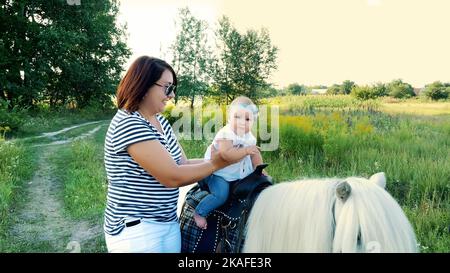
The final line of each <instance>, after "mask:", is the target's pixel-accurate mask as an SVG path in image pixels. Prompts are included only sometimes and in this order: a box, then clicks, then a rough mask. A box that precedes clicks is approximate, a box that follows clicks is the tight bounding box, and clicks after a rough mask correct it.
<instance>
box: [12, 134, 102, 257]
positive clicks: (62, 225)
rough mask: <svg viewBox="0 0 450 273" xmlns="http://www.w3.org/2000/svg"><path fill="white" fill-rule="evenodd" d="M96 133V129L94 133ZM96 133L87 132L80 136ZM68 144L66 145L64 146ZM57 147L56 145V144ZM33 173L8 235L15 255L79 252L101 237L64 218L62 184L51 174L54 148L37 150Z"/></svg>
mask: <svg viewBox="0 0 450 273" xmlns="http://www.w3.org/2000/svg"><path fill="white" fill-rule="evenodd" d="M97 130H98V129H97ZM97 130H91V131H89V132H88V133H87V134H84V136H88V135H91V134H93V133H95V132H96V131H97ZM67 143H68V142H67ZM58 144H59V143H58ZM38 149H39V154H40V157H39V159H38V162H37V164H38V166H37V171H36V173H35V174H34V176H33V178H32V180H31V181H30V182H28V185H27V189H26V190H25V196H26V197H25V200H24V202H23V205H22V207H21V208H20V209H19V211H17V212H15V214H16V217H15V221H14V224H13V226H12V227H11V230H10V234H11V238H12V239H13V241H14V242H13V244H15V248H18V249H17V251H19V252H80V251H83V249H80V246H82V245H83V243H84V242H87V241H89V240H91V239H93V238H96V237H98V236H99V235H101V234H102V227H101V226H98V225H93V224H90V223H88V222H86V221H74V220H71V219H70V218H69V217H67V216H65V215H64V210H63V196H62V190H63V189H62V185H63V183H62V181H59V180H58V178H57V177H56V175H55V174H54V173H55V172H54V171H55V170H54V168H55V166H53V165H52V164H51V162H50V160H49V159H50V157H51V156H52V154H53V153H55V152H56V151H57V149H58V148H57V146H56V145H45V146H43V147H40V148H38Z"/></svg>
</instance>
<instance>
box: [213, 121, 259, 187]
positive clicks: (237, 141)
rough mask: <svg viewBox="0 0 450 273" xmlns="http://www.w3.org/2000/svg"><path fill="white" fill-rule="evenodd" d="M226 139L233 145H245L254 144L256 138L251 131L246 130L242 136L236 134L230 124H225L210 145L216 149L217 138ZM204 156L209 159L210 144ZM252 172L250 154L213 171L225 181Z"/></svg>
mask: <svg viewBox="0 0 450 273" xmlns="http://www.w3.org/2000/svg"><path fill="white" fill-rule="evenodd" d="M219 139H227V140H232V141H233V146H234V147H247V146H251V145H256V138H255V137H254V136H253V134H252V132H248V133H246V134H245V135H243V136H238V135H237V134H235V133H234V131H233V130H232V129H231V127H230V125H228V124H227V125H225V126H224V127H223V128H222V129H220V130H219V132H217V134H216V136H215V137H214V140H213V141H212V145H214V147H215V148H216V149H218V144H217V140H219ZM204 158H205V159H206V160H209V159H211V145H209V146H208V149H206V152H205V156H204ZM252 172H253V165H252V159H251V157H250V155H247V156H245V157H244V158H243V159H241V161H239V162H236V163H234V164H231V165H229V166H227V167H225V168H223V169H220V170H218V171H216V172H214V174H215V175H217V176H220V177H222V178H223V179H225V180H227V181H234V180H237V179H242V178H244V177H246V176H247V175H249V174H251V173H252Z"/></svg>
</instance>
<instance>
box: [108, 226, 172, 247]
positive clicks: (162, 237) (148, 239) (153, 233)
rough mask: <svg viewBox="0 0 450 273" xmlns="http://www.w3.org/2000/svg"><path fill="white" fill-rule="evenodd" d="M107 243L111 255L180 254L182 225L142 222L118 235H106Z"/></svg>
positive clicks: (126, 228)
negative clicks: (118, 253) (117, 253)
mask: <svg viewBox="0 0 450 273" xmlns="http://www.w3.org/2000/svg"><path fill="white" fill-rule="evenodd" d="M105 241H106V246H107V248H108V252H110V253H114V252H120V253H180V251H181V232H180V225H179V223H177V222H170V223H159V222H148V221H145V220H141V223H140V224H137V225H135V226H132V227H125V228H124V229H123V230H122V231H121V232H120V233H119V234H117V235H114V236H112V235H109V234H107V233H105Z"/></svg>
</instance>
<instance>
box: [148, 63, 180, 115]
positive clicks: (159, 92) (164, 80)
mask: <svg viewBox="0 0 450 273" xmlns="http://www.w3.org/2000/svg"><path fill="white" fill-rule="evenodd" d="M156 83H157V84H159V85H162V86H159V85H157V84H154V85H152V86H151V87H150V88H149V89H148V92H147V94H146V95H145V96H144V99H143V101H142V103H141V105H140V108H141V107H144V108H145V109H146V111H148V112H150V113H151V114H157V113H161V112H163V111H164V108H165V107H166V104H167V102H168V101H169V100H170V99H172V98H174V97H175V94H174V93H173V92H172V93H170V94H169V95H167V96H166V94H165V92H166V86H168V85H171V84H173V76H172V73H171V72H170V70H167V69H166V70H164V72H163V73H162V75H161V78H160V79H159V80H157V81H156Z"/></svg>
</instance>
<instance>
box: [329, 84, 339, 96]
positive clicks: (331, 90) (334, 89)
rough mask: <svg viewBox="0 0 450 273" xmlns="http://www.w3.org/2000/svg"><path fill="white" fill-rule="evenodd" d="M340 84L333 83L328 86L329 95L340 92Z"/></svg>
mask: <svg viewBox="0 0 450 273" xmlns="http://www.w3.org/2000/svg"><path fill="white" fill-rule="evenodd" d="M341 90H342V89H341V86H340V85H339V84H333V85H332V86H330V87H328V89H327V94H329V95H338V94H340V93H341Z"/></svg>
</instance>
